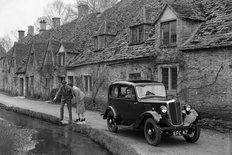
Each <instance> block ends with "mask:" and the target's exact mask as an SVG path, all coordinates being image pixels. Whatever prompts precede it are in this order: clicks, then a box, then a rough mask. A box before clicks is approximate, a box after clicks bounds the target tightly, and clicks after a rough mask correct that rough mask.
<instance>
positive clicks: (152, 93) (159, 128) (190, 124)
mask: <svg viewBox="0 0 232 155" xmlns="http://www.w3.org/2000/svg"><path fill="white" fill-rule="evenodd" d="M108 104H109V105H108V108H107V109H106V111H105V113H104V116H103V119H107V126H108V129H109V131H111V132H117V130H118V126H120V125H124V126H130V125H132V126H133V127H134V128H135V129H139V128H141V127H142V129H143V132H144V136H145V138H146V140H147V142H148V143H149V144H151V145H154V146H157V145H158V144H159V143H160V141H161V135H162V134H165V135H170V136H183V137H184V139H185V140H186V141H187V142H192V143H194V142H196V141H197V140H198V139H199V137H200V128H199V127H198V126H197V122H198V120H199V119H200V115H199V114H198V112H197V111H196V110H194V109H193V108H191V106H190V105H184V106H183V108H182V107H181V104H180V102H178V101H177V100H175V99H168V98H167V95H166V90H165V87H164V85H163V84H162V83H160V82H154V81H149V80H143V81H142V80H137V81H118V82H114V83H112V84H111V85H110V86H109V92H108Z"/></svg>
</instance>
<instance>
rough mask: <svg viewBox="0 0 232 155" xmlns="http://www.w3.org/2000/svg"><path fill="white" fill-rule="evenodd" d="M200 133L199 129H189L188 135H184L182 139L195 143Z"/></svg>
mask: <svg viewBox="0 0 232 155" xmlns="http://www.w3.org/2000/svg"><path fill="white" fill-rule="evenodd" d="M200 133H201V129H200V128H199V127H195V128H193V129H189V131H188V133H187V134H186V135H184V139H185V140H186V141H187V142H190V143H195V142H196V141H197V140H198V139H199V138H200Z"/></svg>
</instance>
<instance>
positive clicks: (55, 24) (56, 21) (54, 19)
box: [52, 17, 60, 29]
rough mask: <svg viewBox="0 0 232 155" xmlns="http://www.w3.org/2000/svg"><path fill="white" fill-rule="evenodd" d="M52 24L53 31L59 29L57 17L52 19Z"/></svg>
mask: <svg viewBox="0 0 232 155" xmlns="http://www.w3.org/2000/svg"><path fill="white" fill-rule="evenodd" d="M52 22H53V28H54V29H57V28H59V27H60V18H59V17H53V18H52Z"/></svg>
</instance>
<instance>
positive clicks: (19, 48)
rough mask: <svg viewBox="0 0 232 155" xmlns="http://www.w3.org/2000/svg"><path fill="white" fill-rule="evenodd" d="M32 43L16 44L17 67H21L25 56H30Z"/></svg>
mask: <svg viewBox="0 0 232 155" xmlns="http://www.w3.org/2000/svg"><path fill="white" fill-rule="evenodd" d="M30 48H31V45H30V44H23V43H15V44H14V54H15V62H16V68H19V67H20V66H21V65H22V64H23V63H24V61H25V58H26V57H27V56H28V54H29V51H30Z"/></svg>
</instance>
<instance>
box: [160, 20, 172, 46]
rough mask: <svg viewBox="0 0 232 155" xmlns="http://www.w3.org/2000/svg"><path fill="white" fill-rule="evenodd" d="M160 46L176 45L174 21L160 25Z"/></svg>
mask: <svg viewBox="0 0 232 155" xmlns="http://www.w3.org/2000/svg"><path fill="white" fill-rule="evenodd" d="M161 36H162V41H161V42H162V45H170V44H175V43H176V21H170V22H164V23H161Z"/></svg>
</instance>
